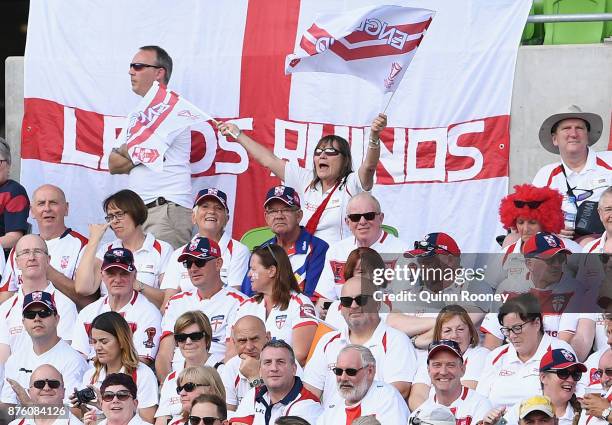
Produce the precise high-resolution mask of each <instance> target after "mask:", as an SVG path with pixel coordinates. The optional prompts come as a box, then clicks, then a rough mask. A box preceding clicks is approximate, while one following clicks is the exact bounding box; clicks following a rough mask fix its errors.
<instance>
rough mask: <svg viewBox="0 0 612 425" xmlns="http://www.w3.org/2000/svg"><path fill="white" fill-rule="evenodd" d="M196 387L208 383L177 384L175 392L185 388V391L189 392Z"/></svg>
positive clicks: (178, 392)
mask: <svg viewBox="0 0 612 425" xmlns="http://www.w3.org/2000/svg"><path fill="white" fill-rule="evenodd" d="M197 387H210V385H208V384H194V383H193V382H187V383H186V384H185V385H177V386H176V393H177V394H180V393H181V391H183V390H185V392H186V393H190V392H192V391H193V390H195V389H196V388H197Z"/></svg>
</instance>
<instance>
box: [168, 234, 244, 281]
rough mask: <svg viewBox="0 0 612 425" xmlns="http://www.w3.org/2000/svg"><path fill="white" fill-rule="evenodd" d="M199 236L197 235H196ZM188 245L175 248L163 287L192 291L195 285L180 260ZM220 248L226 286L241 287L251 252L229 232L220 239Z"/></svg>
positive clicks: (221, 273)
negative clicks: (231, 236) (229, 234)
mask: <svg viewBox="0 0 612 425" xmlns="http://www.w3.org/2000/svg"><path fill="white" fill-rule="evenodd" d="M196 237H197V236H196ZM185 246H186V245H183V246H181V247H180V248H178V249H177V250H175V251H174V252H173V253H172V255H171V256H170V259H169V260H168V265H167V266H166V271H165V272H164V280H163V281H162V283H161V286H160V287H161V289H169V288H171V289H178V290H179V291H192V290H193V289H194V288H195V287H194V286H193V284H192V283H191V279H189V273H188V272H187V269H186V268H185V266H183V263H182V262H179V261H178V258H179V256H180V255H181V254H182V253H183V249H184V248H185ZM219 248H221V258H222V259H223V266H221V270H220V272H219V274H220V275H221V280H222V281H223V283H224V284H225V285H226V286H236V287H240V285H241V284H242V279H244V276H245V275H246V273H247V271H248V269H249V258H250V257H251V253H250V252H249V248H247V247H246V246H245V245H243V244H242V243H240V242H238V241H237V240H235V239H231V238H230V237H229V236H228V235H227V234H225V233H224V234H223V236H221V239H220V240H219Z"/></svg>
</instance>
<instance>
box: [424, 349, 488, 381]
mask: <svg viewBox="0 0 612 425" xmlns="http://www.w3.org/2000/svg"><path fill="white" fill-rule="evenodd" d="M489 353H490V351H489V350H487V349H486V348H484V347H480V346H477V347H472V346H469V347H468V349H467V350H465V353H463V366H465V373H464V374H463V377H462V378H461V381H476V382H478V380H479V379H480V375H481V374H482V365H483V364H485V361H486V359H487V356H488V355H489ZM422 360H423V361H419V366H418V368H417V372H416V374H415V375H414V381H413V383H414V384H425V385H428V386H430V387H431V378H430V377H429V373H428V372H427V356H425V357H424V358H423V359H422Z"/></svg>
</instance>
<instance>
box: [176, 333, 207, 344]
mask: <svg viewBox="0 0 612 425" xmlns="http://www.w3.org/2000/svg"><path fill="white" fill-rule="evenodd" d="M204 335H205V334H204V332H192V333H190V334H184V333H179V334H174V340H175V341H176V342H185V341H187V338H189V339H190V340H192V341H200V340H201V339H202V338H204Z"/></svg>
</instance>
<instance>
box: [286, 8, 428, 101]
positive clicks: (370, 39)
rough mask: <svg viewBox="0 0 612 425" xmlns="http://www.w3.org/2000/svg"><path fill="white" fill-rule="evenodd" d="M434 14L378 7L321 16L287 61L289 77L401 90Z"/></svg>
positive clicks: (303, 36)
mask: <svg viewBox="0 0 612 425" xmlns="http://www.w3.org/2000/svg"><path fill="white" fill-rule="evenodd" d="M434 14H435V13H434V12H433V11H431V10H428V9H419V8H412V7H402V6H387V5H385V6H373V7H366V8H360V9H357V10H353V11H347V12H342V13H334V14H326V15H321V16H318V17H317V18H316V19H315V22H314V23H313V24H312V26H311V27H310V28H308V30H306V31H305V32H304V34H303V35H302V38H301V40H300V43H299V47H300V50H299V51H297V52H295V53H293V54H290V55H288V56H287V59H286V62H285V73H287V74H290V73H293V72H300V71H314V72H330V73H334V74H350V75H355V76H357V77H359V78H362V79H364V80H366V81H368V82H370V83H372V84H373V85H374V86H375V87H377V88H378V89H380V90H381V91H382V92H384V93H387V92H394V91H395V89H397V87H398V86H399V83H400V81H401V80H402V78H403V76H404V73H405V72H406V69H407V68H408V65H410V61H412V58H413V57H414V55H415V53H416V51H417V47H418V46H419V44H420V43H421V41H422V40H423V36H424V35H425V32H426V31H427V28H428V27H429V24H430V23H431V20H432V17H433V15H434Z"/></svg>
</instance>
